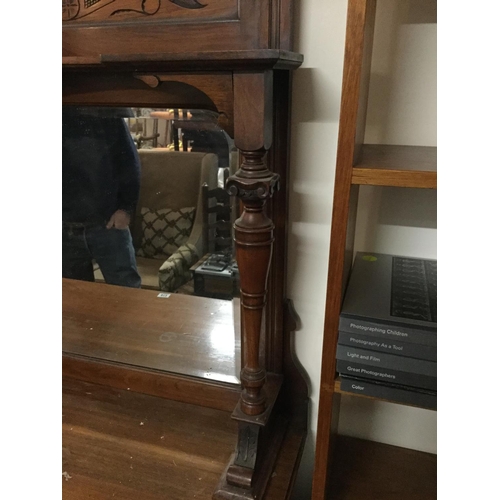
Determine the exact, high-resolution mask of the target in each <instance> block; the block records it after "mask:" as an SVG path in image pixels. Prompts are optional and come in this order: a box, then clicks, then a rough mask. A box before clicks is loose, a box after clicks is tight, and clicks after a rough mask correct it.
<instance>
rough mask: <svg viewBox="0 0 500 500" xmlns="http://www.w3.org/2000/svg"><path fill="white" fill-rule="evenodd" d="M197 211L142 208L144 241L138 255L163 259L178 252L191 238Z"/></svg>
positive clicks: (192, 209)
mask: <svg viewBox="0 0 500 500" xmlns="http://www.w3.org/2000/svg"><path fill="white" fill-rule="evenodd" d="M195 211H196V209H195V207H187V208H180V209H178V210H173V209H171V208H162V209H158V210H152V209H150V208H146V207H142V208H141V219H142V241H141V246H140V248H139V249H138V250H137V255H138V256H139V257H148V258H157V259H163V258H165V257H169V256H170V255H172V254H173V253H174V252H176V251H177V249H178V248H179V247H180V246H182V245H184V243H186V241H187V239H188V238H189V235H190V233H191V229H192V227H193V221H194V216H195Z"/></svg>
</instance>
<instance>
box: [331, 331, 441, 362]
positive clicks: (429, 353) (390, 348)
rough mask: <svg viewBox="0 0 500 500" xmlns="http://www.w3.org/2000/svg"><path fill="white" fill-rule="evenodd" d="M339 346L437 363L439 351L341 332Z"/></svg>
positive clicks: (427, 347) (417, 345)
mask: <svg viewBox="0 0 500 500" xmlns="http://www.w3.org/2000/svg"><path fill="white" fill-rule="evenodd" d="M339 344H341V345H347V346H352V347H359V348H361V349H368V350H370V351H378V352H383V353H386V354H397V355H398V356H405V357H408V358H416V359H425V360H427V361H437V349H436V347H433V346H428V345H421V344H410V343H409V342H401V341H399V340H397V339H395V340H392V339H386V338H383V337H382V338H378V337H370V336H369V335H360V334H358V333H347V332H339Z"/></svg>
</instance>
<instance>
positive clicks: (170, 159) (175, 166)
mask: <svg viewBox="0 0 500 500" xmlns="http://www.w3.org/2000/svg"><path fill="white" fill-rule="evenodd" d="M139 157H140V160H141V190H140V194H139V201H138V204H137V209H136V214H135V217H134V220H133V222H132V227H131V231H132V238H133V241H134V247H135V249H136V258H137V267H138V270H139V274H140V275H141V277H142V283H143V287H144V288H156V289H158V288H159V289H160V290H164V291H168V292H173V291H175V290H176V289H177V288H179V287H180V286H182V285H184V284H185V283H187V282H188V281H189V280H190V279H191V277H192V276H191V271H190V270H189V268H190V267H191V266H192V265H193V264H194V263H195V262H196V261H197V260H198V259H199V258H200V257H201V256H202V255H203V248H204V246H205V243H204V241H203V238H204V234H203V219H204V210H205V208H204V204H203V195H202V186H203V185H204V184H206V185H208V186H211V187H213V188H215V187H216V186H217V171H218V161H217V156H216V155H215V154H212V153H187V152H175V151H168V150H166V149H140V150H139Z"/></svg>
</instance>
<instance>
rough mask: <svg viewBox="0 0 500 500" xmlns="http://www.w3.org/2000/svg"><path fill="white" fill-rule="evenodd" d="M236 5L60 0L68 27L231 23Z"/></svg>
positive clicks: (216, 0) (186, 0)
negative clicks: (150, 22)
mask: <svg viewBox="0 0 500 500" xmlns="http://www.w3.org/2000/svg"><path fill="white" fill-rule="evenodd" d="M238 4H239V0H62V21H63V23H64V24H66V25H72V24H80V23H92V24H94V23H103V22H124V21H134V20H138V19H141V20H148V19H150V20H155V21H157V20H162V21H168V20H171V21H173V22H176V21H184V22H185V21H189V20H192V21H199V20H200V19H206V20H212V21H215V20H220V21H222V20H230V19H233V20H235V19H238Z"/></svg>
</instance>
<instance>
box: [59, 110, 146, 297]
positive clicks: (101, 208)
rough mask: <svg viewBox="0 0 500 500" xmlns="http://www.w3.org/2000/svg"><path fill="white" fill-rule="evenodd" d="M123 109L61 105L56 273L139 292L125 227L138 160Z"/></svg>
mask: <svg viewBox="0 0 500 500" xmlns="http://www.w3.org/2000/svg"><path fill="white" fill-rule="evenodd" d="M128 114H129V112H128V110H116V109H114V110H111V109H108V110H106V109H92V108H76V107H63V113H62V143H63V144H62V220H63V232H62V261H63V262H62V275H63V278H71V279H77V280H85V281H94V269H93V260H95V261H96V262H97V264H98V265H99V268H100V270H101V272H102V274H103V276H104V279H105V281H106V283H109V284H112V285H122V286H127V287H134V288H139V287H140V286H141V278H140V276H139V273H138V272H137V265H136V260H135V251H134V247H133V244H132V237H131V234H130V229H129V224H130V220H131V216H132V215H133V213H134V211H135V207H136V205H137V200H138V198H139V187H140V162H139V156H138V154H137V150H136V148H135V145H134V143H133V140H132V137H131V136H130V132H129V130H128V127H127V125H126V123H125V121H124V120H123V118H122V116H127V115H128Z"/></svg>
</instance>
